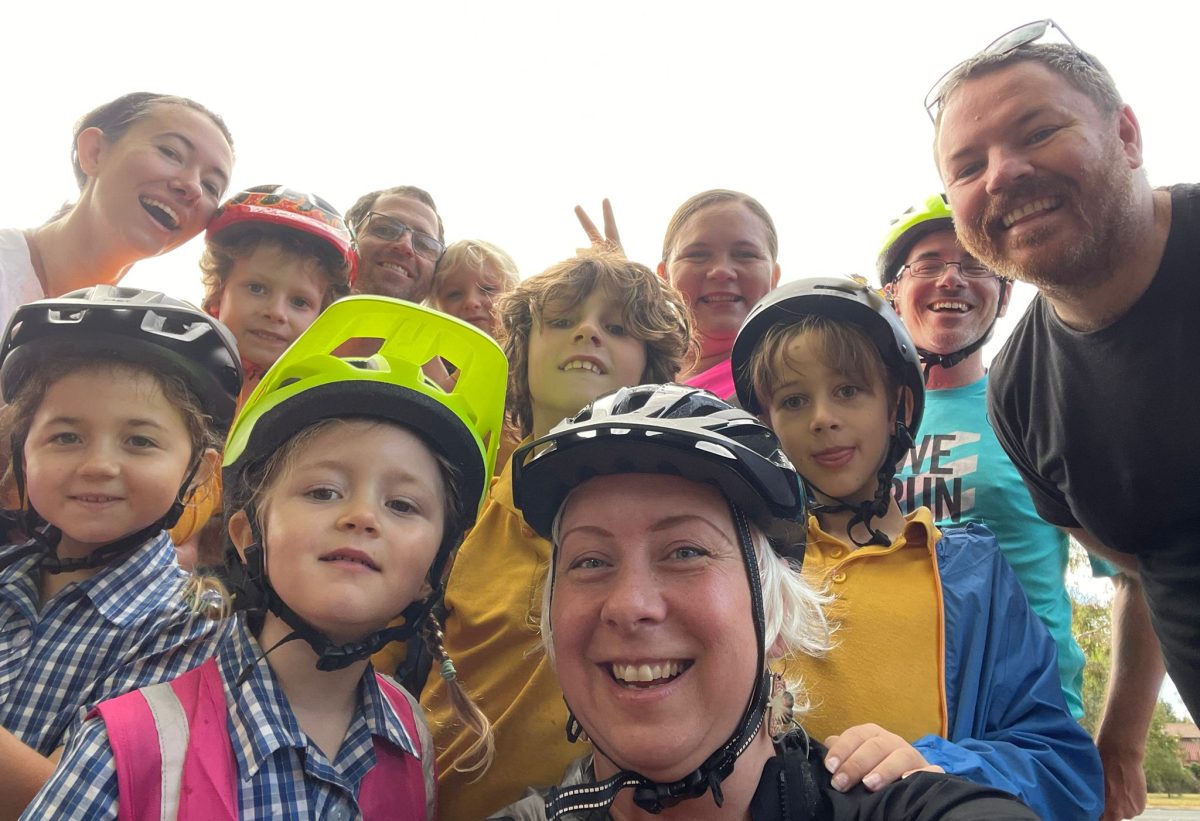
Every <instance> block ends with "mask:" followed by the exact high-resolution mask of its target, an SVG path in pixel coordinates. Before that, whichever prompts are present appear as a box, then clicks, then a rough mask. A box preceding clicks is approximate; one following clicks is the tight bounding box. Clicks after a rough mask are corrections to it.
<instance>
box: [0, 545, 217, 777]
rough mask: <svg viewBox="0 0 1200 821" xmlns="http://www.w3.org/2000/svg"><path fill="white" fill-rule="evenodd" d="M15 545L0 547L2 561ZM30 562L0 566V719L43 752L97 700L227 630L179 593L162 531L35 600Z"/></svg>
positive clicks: (182, 660) (164, 672) (151, 675)
mask: <svg viewBox="0 0 1200 821" xmlns="http://www.w3.org/2000/svg"><path fill="white" fill-rule="evenodd" d="M19 547H20V546H19V545H9V546H7V547H3V548H0V560H2V559H3V557H4V556H6V555H8V554H9V553H11V552H13V551H15V550H17V549H18V548H19ZM36 561H37V560H36V557H34V556H29V557H27V558H25V559H22V560H20V561H18V562H16V563H15V564H13V565H11V566H10V567H7V568H4V570H2V571H0V725H3V726H4V727H5V729H7V730H9V731H11V732H12V733H13V734H14V735H16V737H17V738H19V739H21V740H22V741H23V742H25V743H26V744H28V745H29V746H30V747H33V748H34V749H35V750H37V751H38V752H39V753H41V754H42V755H49V754H50V753H52V752H53V751H54V750H55V749H57V748H58V747H60V746H62V745H63V744H65V743H66V742H67V741H69V740H70V737H71V734H72V732H74V730H75V729H76V728H77V727H78V726H79V722H80V721H81V720H82V719H83V716H84V715H85V714H86V713H87V711H88V710H89V709H91V707H93V706H94V705H95V704H96V703H97V702H100V701H103V700H104V699H106V698H112V697H114V696H118V695H121V694H122V693H126V692H129V691H130V690H136V689H137V688H139V687H143V686H145V685H148V684H156V683H158V682H160V681H169V680H170V679H173V678H175V677H176V676H178V675H179V674H180V673H183V672H186V671H187V670H190V669H191V668H193V667H195V666H197V665H199V664H200V663H201V662H203V661H204V660H205V659H207V658H211V657H212V655H213V653H214V652H215V651H216V645H215V641H213V640H215V639H216V638H217V636H218V634H219V633H220V632H224V631H227V628H226V627H225V626H223V625H222V623H221V622H217V621H212V620H209V619H205V618H202V617H200V616H197V615H196V614H195V613H194V612H193V611H192V609H191V608H190V607H189V606H188V605H187V604H186V603H185V602H184V600H183V595H182V590H183V584H184V582H185V581H186V580H187V573H186V571H184V570H183V568H181V567H180V566H179V563H178V561H177V560H176V558H175V546H174V545H173V544H172V543H171V538H170V537H169V536H168V535H167V533H166V531H163V532H162V533H160V534H159V535H158V536H157V537H155V538H153V539H150V540H149V541H147V542H146V543H145V544H144V545H142V546H141V547H139V548H138V549H137V550H136V551H134V552H133V553H132V554H131V555H129V556H128V557H127V558H126V559H125V560H124V561H122V562H121V563H120V564H117V565H112V566H108V567H104V568H102V569H101V570H100V571H99V572H98V573H96V575H94V576H92V577H91V578H89V579H86V580H84V581H82V582H79V583H77V584H70V585H67V587H65V588H63V589H62V590H60V591H59V592H58V593H57V594H56V595H55V596H54V597H53V598H51V599H50V600H49V601H47V602H46V603H45V605H43V606H41V607H40V608H39V602H38V598H39V594H38V585H39V580H40V575H39V571H38V570H37V569H35V565H36ZM39 609H40V612H39Z"/></svg>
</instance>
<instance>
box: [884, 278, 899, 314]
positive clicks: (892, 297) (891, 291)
mask: <svg viewBox="0 0 1200 821" xmlns="http://www.w3.org/2000/svg"><path fill="white" fill-rule="evenodd" d="M896 282H897V281H896V280H894V279H893V280H892V281H891V282H889V283H888V284H887V285H884V286H883V298H884V299H886V300H887V301H888V304H889V305H891V306H892V310H893V311H895V312H896V314H897V316H899V315H900V305H899V304H898V303H897V302H896V290H897V288H896Z"/></svg>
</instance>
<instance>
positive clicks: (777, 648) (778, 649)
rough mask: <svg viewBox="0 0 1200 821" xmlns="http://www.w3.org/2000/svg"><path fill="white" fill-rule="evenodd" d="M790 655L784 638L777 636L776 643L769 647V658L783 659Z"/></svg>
mask: <svg viewBox="0 0 1200 821" xmlns="http://www.w3.org/2000/svg"><path fill="white" fill-rule="evenodd" d="M787 654H788V648H787V645H786V644H785V643H784V641H783V636H776V637H775V641H773V642H771V644H770V645H769V646H768V647H767V658H769V659H772V658H776V659H781V658H784V657H785V656H786V655H787Z"/></svg>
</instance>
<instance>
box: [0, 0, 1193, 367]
mask: <svg viewBox="0 0 1200 821" xmlns="http://www.w3.org/2000/svg"><path fill="white" fill-rule="evenodd" d="M943 7H944V9H945V11H942V12H939V11H938V5H937V4H936V3H929V2H913V1H912V0H909V1H908V2H892V3H877V2H868V3H846V2H829V3H801V2H797V1H793V2H786V3H785V2H759V1H758V0H740V2H737V3H733V2H729V0H719V2H712V1H711V0H661V1H660V0H634V1H632V2H631V1H630V0H603V2H591V3H576V2H567V1H566V0H559V2H460V1H457V0H448V1H443V2H438V1H437V0H434V2H427V3H415V2H396V1H395V0H391V1H390V2H374V0H353V2H337V3H312V2H290V3H283V2H258V1H257V0H252V2H239V3H233V2H228V0H207V1H206V2H203V3H190V4H165V3H145V2H112V3H63V2H42V3H36V4H35V3H21V4H17V5H15V7H10V8H8V9H6V11H5V12H4V18H5V20H4V30H5V36H4V39H5V44H4V48H3V49H0V76H3V77H4V78H5V80H6V89H5V97H6V99H5V105H6V109H7V110H6V112H5V114H4V115H3V123H4V125H3V138H2V142H0V145H2V146H3V151H0V226H13V227H30V226H33V225H36V224H38V223H40V222H41V221H43V220H44V219H45V218H46V217H48V216H49V215H50V214H51V213H52V212H53V211H54V210H55V209H56V208H57V207H58V206H59V205H60V204H61V203H63V202H64V201H65V200H68V199H72V198H73V197H74V195H75V191H76V189H75V186H74V180H73V177H72V174H71V171H70V165H69V154H70V147H71V136H70V135H71V129H72V126H73V124H74V122H75V120H76V119H77V118H78V117H79V116H80V115H82V114H83V113H84V112H85V111H87V110H89V109H90V108H92V107H94V106H95V105H97V104H99V103H101V102H103V101H106V100H109V99H111V98H113V97H116V96H118V95H120V94H123V93H125V92H128V91H133V90H152V91H161V92H166V93H175V94H182V95H185V96H189V97H193V98H195V99H197V100H199V101H200V102H202V103H204V104H205V105H207V106H208V107H210V108H212V109H213V110H215V111H216V112H218V113H219V114H221V115H222V116H223V117H224V118H225V120H226V122H227V123H228V124H229V127H230V128H231V130H232V131H233V135H234V140H235V143H236V149H237V165H236V167H235V169H234V175H233V183H232V186H231V189H230V190H231V192H232V191H235V190H238V189H241V188H245V187H248V186H251V185H258V184H264V183H279V184H286V185H289V186H291V187H294V188H300V189H306V190H309V191H313V192H315V193H317V194H320V195H321V196H323V197H325V198H326V199H328V200H330V201H331V202H333V203H334V204H335V205H337V206H338V207H339V208H341V209H342V210H343V211H344V210H345V209H346V208H348V207H349V206H350V204H351V203H352V202H353V201H354V200H355V199H356V198H357V197H358V195H360V194H362V193H364V192H366V191H369V190H372V189H375V188H381V187H386V186H392V185H397V184H402V183H408V184H415V185H419V186H421V187H423V188H426V189H427V190H429V191H430V192H431V193H432V194H433V196H434V198H435V199H436V200H437V203H438V208H439V211H440V212H441V214H442V217H443V219H444V220H445V224H446V231H447V239H448V240H454V239H462V238H469V237H477V238H482V239H487V240H491V241H493V242H496V243H497V244H499V245H501V246H502V247H504V248H506V249H507V250H509V251H510V252H511V253H512V254H513V256H514V257H515V258H516V260H517V262H518V263H519V264H520V266H521V269H522V272H523V273H524V274H532V273H537V272H538V271H540V270H542V269H543V268H545V267H546V266H547V265H549V264H550V263H551V262H554V261H556V260H558V259H562V258H564V257H566V256H569V255H570V254H571V253H572V252H573V250H574V249H575V248H576V247H578V246H580V245H583V244H584V242H583V235H582V232H581V231H580V230H579V228H578V226H577V224H576V222H575V217H574V215H573V213H572V210H571V209H572V207H573V206H574V205H575V204H576V203H581V204H583V205H584V206H585V207H587V208H588V209H589V210H592V211H594V212H595V214H596V216H597V217H598V216H599V204H600V199H601V198H602V197H605V196H608V197H610V198H611V199H612V201H613V204H614V207H615V209H616V213H617V220H618V223H619V226H620V230H621V235H622V238H623V240H624V243H625V248H626V250H627V252H628V253H629V255H630V256H631V257H633V258H635V259H638V260H639V261H642V262H645V263H647V264H651V265H652V264H654V263H655V262H657V260H658V259H659V256H660V251H661V244H662V235H663V231H664V229H665V227H666V223H667V220H668V218H669V217H670V215H671V213H672V212H673V211H674V209H675V208H676V207H677V206H678V205H679V204H680V203H681V202H682V201H683V200H684V199H686V198H687V197H688V196H690V195H692V194H694V193H697V192H699V191H702V190H704V189H707V188H714V187H725V188H735V189H739V190H742V191H745V192H747V193H749V194H751V195H753V196H755V197H757V198H758V199H759V200H761V201H762V202H763V204H764V205H765V206H766V207H767V209H768V210H769V211H770V212H771V214H772V215H773V216H774V218H775V221H776V224H777V226H778V228H779V234H780V257H779V258H780V262H781V264H782V266H783V276H784V279H785V280H787V279H793V278H799V277H802V276H813V275H839V274H847V273H854V272H859V273H864V274H868V275H870V276H872V277H873V274H874V259H875V254H876V252H877V251H878V244H879V241H880V239H881V237H882V236H883V234H884V231H885V229H886V227H887V222H888V220H889V219H891V218H892V217H893V216H895V215H896V214H898V213H899V212H900V211H902V210H903V209H904V208H905V207H907V206H908V205H909V204H911V203H913V202H916V201H918V200H921V199H923V198H924V197H925V196H926V195H927V194H929V193H932V192H934V191H936V190H939V188H940V184H939V181H938V178H937V175H936V173H935V171H934V166H933V162H932V160H931V155H930V144H931V140H932V127H931V125H930V123H929V120H928V118H927V117H926V115H925V112H924V110H923V108H922V106H921V101H922V99H923V97H924V95H925V92H926V91H927V90H928V88H929V86H930V85H931V84H932V83H933V81H934V80H936V79H937V78H938V77H939V76H940V75H941V74H942V72H943V71H945V70H946V69H947V68H949V67H950V66H951V65H953V64H954V63H956V62H958V61H959V60H961V59H963V58H965V57H967V56H969V55H970V54H972V53H974V52H975V51H977V50H979V49H980V48H982V47H983V46H985V45H986V44H987V43H989V42H990V41H991V40H993V39H994V38H995V37H997V36H999V35H1000V34H1002V33H1004V32H1005V31H1007V30H1008V29H1010V28H1013V27H1015V26H1018V25H1020V24H1023V23H1026V22H1029V21H1031V20H1036V19H1040V18H1043V17H1046V16H1050V17H1052V18H1054V19H1055V21H1056V22H1057V23H1059V24H1061V25H1062V26H1063V27H1064V28H1065V29H1066V30H1067V32H1068V33H1069V34H1070V35H1071V38H1072V39H1073V40H1074V41H1075V43H1076V44H1078V45H1079V46H1080V47H1081V48H1084V49H1087V50H1088V51H1091V52H1092V53H1094V54H1095V55H1097V56H1098V57H1099V58H1100V59H1101V60H1102V61H1103V62H1104V63H1105V64H1106V66H1107V67H1108V69H1109V70H1110V71H1111V72H1112V74H1113V76H1114V77H1115V78H1116V81H1117V84H1118V87H1119V88H1120V89H1121V90H1122V92H1123V94H1124V96H1125V99H1126V101H1127V102H1129V103H1130V104H1131V105H1132V106H1133V108H1134V111H1135V112H1136V113H1137V115H1138V117H1139V119H1140V121H1141V124H1142V128H1143V135H1144V139H1145V154H1146V158H1147V168H1148V171H1149V175H1150V179H1151V181H1152V182H1153V183H1155V184H1158V185H1165V184H1169V183H1173V182H1185V181H1195V180H1196V179H1197V178H1198V177H1200V175H1198V174H1197V166H1198V165H1200V159H1198V155H1197V147H1196V135H1197V134H1198V133H1200V106H1197V105H1196V103H1195V86H1196V76H1197V72H1196V54H1195V32H1196V31H1197V30H1198V28H1200V26H1198V23H1200V7H1197V6H1196V5H1194V4H1191V3H1181V2H1178V0H1171V1H1170V2H1167V0H1143V2H1140V3H1136V4H1124V5H1123V6H1118V5H1117V4H1115V3H1097V2H1095V0H1087V2H1083V0H1069V1H1068V0H1060V1H1059V2H1044V3H1038V2H1028V0H1010V2H1006V3H990V4H986V5H984V4H977V3H966V2H955V3H947V4H944V6H943ZM198 257H199V240H196V241H194V242H193V243H191V244H189V245H188V246H185V247H183V248H180V249H178V250H176V251H174V252H172V253H170V254H168V255H166V256H164V257H162V258H160V259H155V260H148V261H145V262H142V263H139V264H138V265H137V266H135V267H134V269H133V271H132V272H131V274H130V275H129V277H128V278H127V280H126V282H128V283H129V284H133V285H139V286H143V287H156V288H159V289H161V290H165V291H168V292H170V293H173V294H175V295H177V296H181V297H184V298H188V299H191V300H193V301H198V300H199V297H200V295H201V289H200V284H199V278H198V270H197V267H196V260H197V259H198ZM1027 298H1028V297H1027V295H1025V299H1023V300H1021V304H1022V305H1023V304H1024V301H1026V300H1027ZM1020 311H1021V306H1014V310H1012V311H1010V316H1009V320H1010V321H1011V320H1012V319H1014V318H1015V317H1016V315H1018V314H1019V313H1020ZM998 336H1003V331H1002V332H1001V333H999V334H998ZM997 344H998V340H997V341H993V343H992V346H991V350H994V349H995V347H996V345H997Z"/></svg>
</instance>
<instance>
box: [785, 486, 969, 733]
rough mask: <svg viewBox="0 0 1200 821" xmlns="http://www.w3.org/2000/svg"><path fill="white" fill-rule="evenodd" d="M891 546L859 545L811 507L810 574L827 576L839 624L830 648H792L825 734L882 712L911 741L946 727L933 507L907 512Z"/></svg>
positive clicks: (789, 663) (882, 720) (811, 720)
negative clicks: (814, 653)
mask: <svg viewBox="0 0 1200 821" xmlns="http://www.w3.org/2000/svg"><path fill="white" fill-rule="evenodd" d="M906 521H907V524H906V526H905V528H904V531H903V532H902V533H901V534H900V535H899V536H898V537H897V538H896V540H895V541H893V542H892V544H891V545H889V546H888V547H880V546H875V545H872V546H868V547H859V548H853V547H851V546H850V545H849V544H848V543H847V542H844V541H842V540H841V539H840V538H838V537H837V536H833V535H831V534H829V533H826V532H825V531H823V530H822V529H821V528H820V526H819V525H818V524H817V520H816V517H809V523H808V547H807V548H806V550H805V554H804V576H805V578H806V579H807V580H808V581H809V582H811V583H813V584H814V585H817V586H828V588H829V591H830V592H831V593H832V594H833V595H834V596H835V600H834V602H833V604H832V605H831V607H830V609H829V611H828V612H829V615H830V617H831V619H832V620H833V621H834V622H835V623H836V624H837V632H836V633H835V634H834V639H835V641H836V646H835V647H834V649H833V650H832V651H830V652H829V653H828V654H827V655H826V656H824V657H822V658H813V657H811V656H806V655H796V656H791V657H788V658H787V659H784V660H783V661H782V662H780V666H781V667H782V669H783V671H784V672H785V674H786V675H788V676H789V677H791V678H793V679H795V678H800V679H802V682H803V685H804V687H805V688H806V690H807V692H808V695H809V698H810V699H811V701H812V709H811V710H810V711H809V712H808V713H807V714H805V715H804V716H803V718H802V720H801V721H802V723H803V724H804V726H805V728H806V729H807V730H808V732H809V733H810V734H811V735H812V736H813V737H814V738H817V739H822V740H823V739H825V738H826V737H827V736H830V735H835V734H840V733H842V732H843V731H845V730H846V729H848V728H849V727H853V726H855V725H858V724H865V723H868V722H873V723H875V724H878V725H880V726H881V727H883V728H885V729H887V730H890V731H891V732H893V733H896V734H897V735H899V736H901V737H902V738H904V739H905V740H907V741H909V742H912V741H915V740H916V739H918V738H921V737H922V736H925V735H928V734H930V733H935V734H938V735H942V736H945V735H946V729H947V716H946V692H945V689H946V667H945V658H946V652H945V614H944V610H943V607H942V588H941V580H940V577H939V575H938V567H937V556H936V554H935V552H934V546H935V545H936V544H937V542H938V540H939V539H941V533H940V532H939V531H938V529H937V527H935V526H934V523H933V517H932V515H931V514H930V512H929V509H928V508H924V507H922V508H919V509H917V510H916V511H914V512H913V513H911V514H909V515H908V516H907V517H906Z"/></svg>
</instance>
